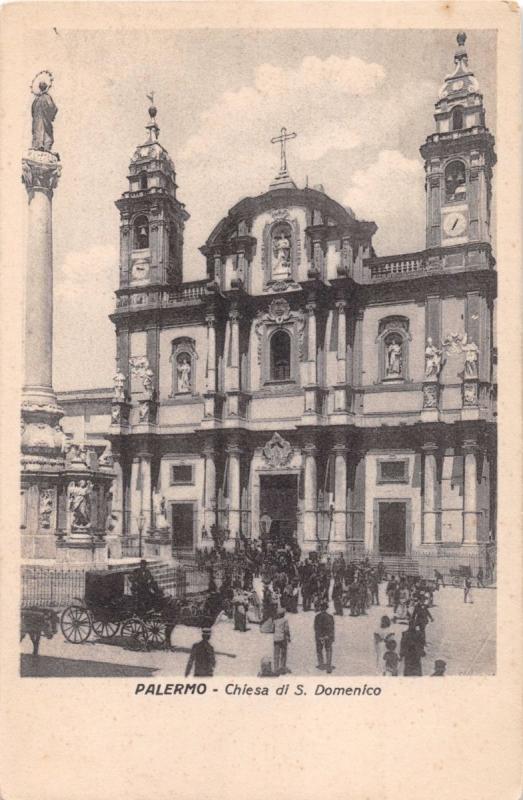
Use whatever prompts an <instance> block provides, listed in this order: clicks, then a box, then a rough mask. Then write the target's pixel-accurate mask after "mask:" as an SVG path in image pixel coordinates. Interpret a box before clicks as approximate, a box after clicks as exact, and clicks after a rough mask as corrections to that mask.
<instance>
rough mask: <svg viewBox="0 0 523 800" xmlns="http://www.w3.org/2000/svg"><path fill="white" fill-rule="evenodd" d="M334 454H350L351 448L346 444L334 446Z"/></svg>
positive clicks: (340, 443) (339, 443)
mask: <svg viewBox="0 0 523 800" xmlns="http://www.w3.org/2000/svg"><path fill="white" fill-rule="evenodd" d="M332 452H333V453H335V454H336V455H345V454H346V453H348V452H349V448H348V447H347V445H346V444H345V442H338V443H337V444H335V445H334V446H333V448H332Z"/></svg>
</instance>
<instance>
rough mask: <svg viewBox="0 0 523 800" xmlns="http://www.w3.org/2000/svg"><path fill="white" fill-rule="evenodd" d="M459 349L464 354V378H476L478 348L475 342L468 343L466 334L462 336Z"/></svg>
mask: <svg viewBox="0 0 523 800" xmlns="http://www.w3.org/2000/svg"><path fill="white" fill-rule="evenodd" d="M461 349H462V351H463V352H464V353H465V378H477V377H478V356H479V347H478V346H477V344H476V343H475V342H469V341H468V337H467V334H466V333H464V334H463V338H462V340H461Z"/></svg>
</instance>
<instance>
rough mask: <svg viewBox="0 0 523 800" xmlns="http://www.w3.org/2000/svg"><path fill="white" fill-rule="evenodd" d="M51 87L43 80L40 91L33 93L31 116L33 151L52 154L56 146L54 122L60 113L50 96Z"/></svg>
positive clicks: (39, 87) (40, 83)
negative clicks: (52, 149)
mask: <svg viewBox="0 0 523 800" xmlns="http://www.w3.org/2000/svg"><path fill="white" fill-rule="evenodd" d="M49 74H50V73H49ZM51 81H52V78H51ZM49 87H50V83H49V82H48V81H45V80H41V81H40V82H39V83H38V91H33V94H34V95H35V99H34V100H33V104H32V106H31V115H32V117H33V126H32V134H33V141H32V144H31V147H32V149H33V150H45V151H47V152H48V153H50V152H51V148H52V146H53V144H54V135H53V121H54V118H55V117H56V114H57V112H58V109H57V107H56V106H55V104H54V101H53V98H52V97H51V95H50V94H49Z"/></svg>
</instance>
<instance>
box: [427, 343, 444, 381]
mask: <svg viewBox="0 0 523 800" xmlns="http://www.w3.org/2000/svg"><path fill="white" fill-rule="evenodd" d="M441 355H442V351H441V350H438V348H437V347H436V346H435V345H434V344H433V342H432V339H431V337H430V336H429V337H428V339H427V346H426V348H425V379H426V380H436V379H437V377H438V375H439V373H440V370H441Z"/></svg>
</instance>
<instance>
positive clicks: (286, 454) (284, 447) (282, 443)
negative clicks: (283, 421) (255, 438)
mask: <svg viewBox="0 0 523 800" xmlns="http://www.w3.org/2000/svg"><path fill="white" fill-rule="evenodd" d="M262 453H263V457H264V458H265V460H266V461H267V463H268V464H269V466H271V467H273V468H276V467H283V466H285V465H286V464H288V462H289V460H290V458H291V456H292V447H291V445H290V444H289V442H288V441H287V440H286V439H284V438H283V437H282V436H280V434H279V433H274V434H273V436H272V438H271V439H270V440H269V441H268V442H267V444H266V445H265V447H264V448H263V450H262Z"/></svg>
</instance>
